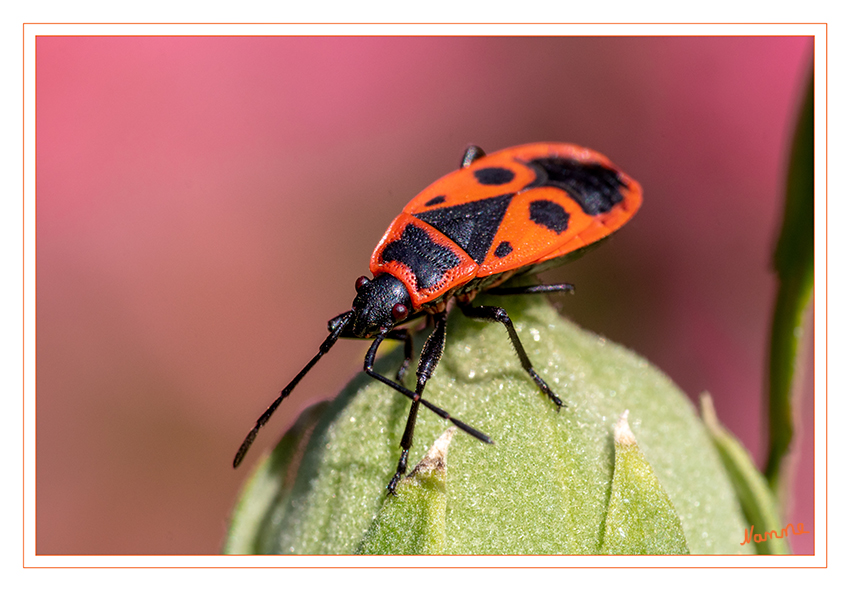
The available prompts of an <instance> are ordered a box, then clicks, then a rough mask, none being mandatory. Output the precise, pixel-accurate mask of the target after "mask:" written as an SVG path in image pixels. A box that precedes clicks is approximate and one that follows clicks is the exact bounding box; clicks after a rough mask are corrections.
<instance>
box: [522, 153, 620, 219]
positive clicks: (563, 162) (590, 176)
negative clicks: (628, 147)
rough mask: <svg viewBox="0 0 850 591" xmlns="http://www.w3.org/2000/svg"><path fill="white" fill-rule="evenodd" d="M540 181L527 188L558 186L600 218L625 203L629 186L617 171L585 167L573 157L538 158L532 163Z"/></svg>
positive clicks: (589, 213) (583, 209) (582, 206)
mask: <svg viewBox="0 0 850 591" xmlns="http://www.w3.org/2000/svg"><path fill="white" fill-rule="evenodd" d="M528 164H529V166H531V167H532V168H533V169H534V171H535V173H536V175H537V178H536V179H535V180H534V181H533V182H532V183H531V184H530V185H529V186H528V187H526V188H529V189H530V188H534V187H557V188H558V189H561V190H563V191H565V192H566V193H567V195H569V196H570V197H571V198H572V199H573V200H574V201H575V202H576V203H578V204H579V206H580V207H581V209H582V211H583V212H584V213H586V214H588V215H598V214H600V213H605V212H608V211H611V208H612V207H614V206H615V205H616V204H618V203H620V202H621V201H622V200H623V194H622V192H621V189H622V188H623V187H625V186H626V184H625V183H624V182H623V181H622V180H620V175H619V174H618V173H617V171H615V170H612V169H610V168H608V167H607V166H603V165H601V164H596V163H594V164H585V163H582V162H578V161H577V160H572V159H570V158H557V157H553V158H537V159H535V160H531V161H529V163H528Z"/></svg>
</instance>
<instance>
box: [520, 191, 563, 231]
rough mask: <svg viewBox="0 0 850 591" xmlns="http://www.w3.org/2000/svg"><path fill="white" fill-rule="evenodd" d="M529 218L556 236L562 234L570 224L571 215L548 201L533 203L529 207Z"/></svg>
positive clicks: (540, 200) (539, 200) (542, 200)
mask: <svg viewBox="0 0 850 591" xmlns="http://www.w3.org/2000/svg"><path fill="white" fill-rule="evenodd" d="M528 217H529V218H530V219H531V221H532V222H534V223H535V224H537V225H538V226H543V227H544V228H548V229H549V230H552V231H553V232H555V234H560V233H562V232H563V231H564V230H566V229H567V227H568V226H569V224H570V214H568V213H567V212H566V211H565V210H564V208H563V207H561V206H560V205H558V204H557V203H555V202H554V201H549V200H548V199H538V200H537V201H532V202H531V203H530V204H529V206H528Z"/></svg>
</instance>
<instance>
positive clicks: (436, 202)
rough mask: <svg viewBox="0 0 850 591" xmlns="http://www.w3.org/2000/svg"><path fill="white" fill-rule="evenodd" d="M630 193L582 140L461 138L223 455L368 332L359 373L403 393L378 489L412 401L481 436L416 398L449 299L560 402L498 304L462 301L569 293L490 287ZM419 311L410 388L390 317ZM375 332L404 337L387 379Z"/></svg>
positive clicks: (616, 217) (610, 214)
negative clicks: (502, 144) (506, 340)
mask: <svg viewBox="0 0 850 591" xmlns="http://www.w3.org/2000/svg"><path fill="white" fill-rule="evenodd" d="M641 201H642V193H641V188H640V185H639V184H638V183H637V182H635V181H634V180H632V179H631V178H630V177H629V176H628V175H626V174H625V173H624V172H622V171H621V170H620V169H618V168H617V167H616V166H614V164H612V163H611V161H610V160H608V159H607V158H606V157H605V156H603V155H602V154H599V153H597V152H594V151H592V150H589V149H587V148H582V147H579V146H575V145H571V144H554V143H538V144H528V145H524V146H517V147H514V148H508V149H505V150H501V151H499V152H496V153H494V154H491V155H489V156H488V155H485V153H484V151H483V150H482V149H481V148H479V147H477V146H470V147H469V148H468V149H467V150H466V152H465V153H464V155H463V158H462V160H461V166H460V170H457V171H455V172H453V173H450V174H448V175H446V176H444V177H443V178H441V179H440V180H438V181H437V182H435V183H433V184H432V185H431V186H429V187H428V188H427V189H425V190H424V191H422V192H421V193H420V194H419V195H417V196H416V197H415V198H414V199H413V200H412V201H411V202H410V203H408V204H407V206H406V207H405V208H404V210H402V212H401V214H399V216H398V217H397V218H396V219H395V220H394V221H393V222H392V224H390V227H389V229H387V231H386V233H385V234H384V237H383V238H382V239H381V241H380V242H379V243H378V246H377V247H376V248H375V251H374V252H373V253H372V259H371V261H370V264H369V270H370V271H371V272H372V275H373V277H372V278H371V279H369V278H367V277H360V278H359V279H357V281H356V283H355V288H356V290H357V296H356V297H355V298H354V303H353V304H352V306H351V309H350V310H348V311H347V312H343V313H342V314H340V315H339V316H337V317H335V318H333V319H331V320H330V321H329V322H328V330H329V332H330V334H329V335H328V337H327V338H326V339H325V341H324V342H323V343H322V344H321V346H320V347H319V352H318V353H317V354H316V356H315V357H313V359H311V360H310V362H309V363H308V364H307V365H306V366H305V367H304V369H302V370H301V371H300V372H299V373H298V375H296V376H295V378H294V379H293V380H292V381H291V382H290V383H289V384H288V385H287V386H286V388H284V389H283V391H282V392H281V393H280V396H278V397H277V399H276V400H275V401H274V402H273V403H272V404H271V406H269V408H268V409H267V410H266V412H264V413H263V414H262V415H261V416H260V418H259V419H258V420H257V423H256V425H255V426H254V428H253V429H251V431H250V432H249V433H248V436H247V437H245V441H243V442H242V446H241V447H240V448H239V451H238V452H237V453H236V457H235V458H234V459H233V466H234V468H235V467H236V466H238V465H239V463H240V462H241V461H242V459H243V458H244V457H245V454H246V453H247V451H248V448H249V447H250V446H251V444H252V443H253V441H254V438H255V437H256V436H257V432H258V431H259V429H260V428H261V427H262V426H263V425H265V424H266V422H267V421H268V420H269V417H271V415H272V413H273V412H274V411H275V410H276V409H277V407H278V406H279V405H280V403H281V402H282V401H283V399H284V398H286V397H287V396H288V395H289V394H290V393H291V392H292V390H293V389H294V388H295V386H296V385H297V384H298V382H299V381H301V378H303V377H304V376H305V375H306V374H307V372H308V371H310V369H312V367H313V366H314V365H315V364H316V363H317V362H318V361H319V359H320V358H321V357H322V356H323V355H324V354H325V353H327V352H328V351H329V350H330V348H331V347H332V346H333V345H334V343H336V341H337V340H338V339H339V338H340V337H343V338H356V339H374V340H373V342H372V345H371V347H369V351H368V353H367V354H366V359H365V362H364V368H363V369H364V371H365V372H366V373H367V374H369V375H370V376H371V377H373V378H375V379H376V380H378V381H380V382H383V383H384V384H386V385H387V386H389V387H391V388H393V389H394V390H396V391H398V392H400V393H401V394H403V395H405V396H407V397H408V398H410V399H411V400H412V401H413V402H412V404H411V407H410V414H409V415H408V419H407V425H406V427H405V430H404V434H403V436H402V439H401V448H402V452H401V458H400V459H399V463H398V467H397V469H396V472H395V474H394V475H393V477H392V479H391V480H390V483H389V485H388V486H387V488H388V490H389V492H390V493H393V492H394V491H395V487H396V485H397V484H398V481H399V480H400V479H401V477H402V476H403V475H404V474H405V472H406V471H407V457H408V453H409V451H410V447H411V445H412V444H413V429H414V426H415V424H416V415H417V412H418V410H419V406H420V405H422V406H425V407H426V408H428V409H429V410H431V411H432V412H434V413H436V414H437V415H439V416H441V417H442V418H444V419H446V420H448V421H451V422H452V423H454V424H455V425H457V427H458V428H460V429H461V430H463V431H465V432H466V433H468V434H470V435H472V436H473V437H475V438H477V439H479V440H481V441H483V442H485V443H492V442H493V441H492V440H491V439H490V438H489V437H488V436H487V435H485V434H484V433H482V432H481V431H478V430H477V429H475V428H473V427H471V426H469V425H467V424H466V423H464V422H462V421H460V420H458V419H456V418H454V417H452V416H450V415H449V413H447V412H446V411H445V410H443V409H442V408H439V407H438V406H435V405H434V404H431V403H430V402H428V401H427V400H426V399H425V398H423V397H422V394H423V392H424V390H425V385H426V384H427V383H428V380H429V379H430V377H431V375H432V374H433V373H434V369H435V368H436V367H437V364H438V363H439V361H440V357H441V356H442V353H443V348H444V346H445V342H446V306H447V304H448V302H449V301H450V300H451V299H452V298H453V299H454V301H455V302H456V303H457V305H458V307H459V308H460V310H461V311H462V312H463V313H464V314H465V315H466V316H468V317H470V318H476V319H479V320H486V321H490V322H500V323H501V324H503V325H504V326H505V328H506V329H507V331H508V335H509V336H510V339H511V343H512V344H513V347H514V349H515V350H516V353H517V356H518V357H519V360H520V363H521V364H522V367H523V369H524V370H525V371H526V372H527V373H528V375H529V376H530V377H531V379H532V380H533V381H534V383H535V384H536V385H537V387H538V388H539V389H540V391H541V392H543V393H544V394H546V396H548V397H549V399H550V400H551V401H552V402H553V403H554V404H555V406H556V408H560V407H561V406H563V402H562V401H561V399H560V398H558V396H556V395H555V393H554V392H552V390H551V388H549V386H548V385H547V384H546V382H545V381H543V379H542V378H541V377H540V376H539V375H538V374H537V372H536V371H535V370H534V367H533V366H532V364H531V360H529V358H528V355H527V354H526V352H525V349H524V348H523V346H522V343H521V342H520V340H519V336H518V335H517V332H516V330H515V329H514V326H513V323H512V322H511V319H510V317H509V316H508V314H507V312H505V310H504V309H502V308H499V307H496V306H475V305H473V300H474V299H475V296H476V295H477V294H479V293H481V292H485V291H486V292H487V293H489V294H497V295H499V294H501V295H505V294H529V293H542V292H559V291H572V286H571V285H569V284H557V285H528V286H523V287H510V288H506V287H499V286H500V285H501V284H502V283H504V282H505V281H506V280H508V279H509V278H511V277H514V276H517V275H524V274H527V273H532V272H536V271H541V270H543V269H545V268H549V267H553V266H557V265H560V264H563V263H565V262H567V261H568V260H571V259H573V258H576V257H577V256H579V255H580V254H581V253H583V252H584V251H585V250H586V249H587V248H589V247H591V246H594V245H596V244H598V243H599V241H600V240H602V239H603V238H606V237H607V236H609V235H610V234H611V233H612V232H614V231H616V230H617V229H619V228H620V227H622V226H623V225H624V224H625V223H626V222H628V221H629V220H630V219H631V218H632V217H633V216H634V215H635V213H636V212H637V210H638V208H639V207H640V205H641ZM423 316H429V317H430V318H431V319H432V321H433V326H434V328H433V331H432V332H431V334H430V336H429V337H428V339H427V340H426V342H425V346H424V347H423V349H422V353H421V355H420V358H419V366H418V368H417V370H416V377H417V380H416V388H415V390H413V391H412V390H409V389H408V388H406V387H404V386H403V385H402V384H401V383H400V382H401V379H402V377H403V375H404V373H405V372H406V370H407V367H408V365H409V364H410V361H411V359H412V357H413V345H412V343H413V341H412V337H411V333H410V330H409V329H408V328H399V326H400V325H402V324H405V323H407V322H410V321H412V320H415V319H417V318H421V317H423ZM386 339H391V340H398V341H403V343H404V355H405V358H404V362H403V363H402V366H401V368H400V369H399V371H398V374H397V376H396V380H391V379H389V378H387V377H385V376H383V375H381V374H379V373H377V372H375V371H374V370H373V366H374V362H375V356H376V354H377V352H378V347H379V346H380V344H381V343H382V342H383V341H384V340H386Z"/></svg>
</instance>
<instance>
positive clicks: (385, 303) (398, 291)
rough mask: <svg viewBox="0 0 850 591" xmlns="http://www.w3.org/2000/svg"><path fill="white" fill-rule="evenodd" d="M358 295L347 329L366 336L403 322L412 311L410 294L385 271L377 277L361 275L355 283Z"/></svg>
mask: <svg viewBox="0 0 850 591" xmlns="http://www.w3.org/2000/svg"><path fill="white" fill-rule="evenodd" d="M355 287H356V288H357V297H355V298H354V304H353V305H352V309H351V312H352V313H353V317H352V318H351V320H350V324H349V327H348V329H347V330H346V332H350V333H351V334H352V335H353V336H355V337H359V338H364V337H371V336H374V335H376V334H377V333H378V332H380V331H381V329H389V328H392V327H393V326H395V325H396V324H398V323H400V322H403V321H404V320H405V319H406V318H407V317H408V316H409V315H410V312H411V310H412V306H411V303H410V294H409V293H408V292H407V288H406V287H405V286H404V283H402V282H401V281H399V280H398V279H396V278H395V277H393V276H392V275H390V274H389V273H382V274H380V275H378V276H377V277H375V278H374V279H367V278H366V277H361V278H359V279H358V280H357V283H356V284H355Z"/></svg>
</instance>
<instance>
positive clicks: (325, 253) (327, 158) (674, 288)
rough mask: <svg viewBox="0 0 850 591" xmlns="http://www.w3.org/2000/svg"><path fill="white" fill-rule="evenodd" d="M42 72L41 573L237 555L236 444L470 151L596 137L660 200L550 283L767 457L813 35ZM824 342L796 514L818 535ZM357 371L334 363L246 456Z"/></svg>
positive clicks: (410, 49)
mask: <svg viewBox="0 0 850 591" xmlns="http://www.w3.org/2000/svg"><path fill="white" fill-rule="evenodd" d="M36 59H37V62H36V64H37V81H36V83H37V286H38V287H37V445H38V449H37V462H38V464H37V465H38V468H37V552H38V553H39V554H91V553H96V554H139V553H145V554H147V553H153V554H172V553H176V554H210V553H217V552H218V551H219V550H220V545H221V541H222V538H223V535H224V533H225V528H226V524H227V520H228V513H229V511H230V509H231V506H232V503H233V502H234V499H235V497H236V494H237V491H238V488H239V486H240V484H241V481H242V479H243V478H245V477H246V475H247V474H248V473H249V469H250V466H249V467H246V468H242V469H240V470H239V471H234V470H233V469H232V468H231V467H230V462H231V459H232V457H233V453H234V452H235V451H236V448H237V447H238V446H239V443H240V442H241V439H242V437H243V436H244V435H245V433H246V432H247V430H248V429H249V428H250V427H251V426H252V425H253V422H254V420H255V419H256V417H257V415H258V414H259V413H260V412H262V411H263V410H264V409H265V407H266V406H267V405H268V403H269V402H271V400H272V399H273V398H274V396H275V395H276V394H277V392H278V391H279V390H280V388H281V387H282V386H283V385H284V384H285V383H286V382H287V381H288V380H289V379H290V378H291V377H292V376H293V375H294V374H295V373H296V372H297V371H298V370H299V369H300V368H301V367H302V366H303V364H304V363H305V362H306V361H307V360H308V359H309V358H310V356H312V355H313V354H314V352H315V350H316V348H317V347H318V344H319V343H320V342H321V340H322V339H323V338H324V335H325V334H326V328H325V324H326V321H327V320H328V319H329V318H331V317H332V316H334V315H336V314H337V313H339V312H342V311H344V310H345V309H347V308H348V307H349V306H350V304H351V300H352V298H353V294H354V287H353V286H354V280H355V279H356V278H357V277H358V276H359V275H361V274H364V273H366V272H367V266H368V259H369V255H370V254H371V251H372V248H373V247H374V245H375V244H376V242H377V240H378V238H379V237H380V236H381V234H382V232H383V230H384V229H385V228H386V226H387V225H388V224H389V222H390V220H391V219H392V218H393V217H394V216H395V214H396V213H397V212H398V211H399V210H400V209H401V208H402V206H403V205H404V204H405V203H406V202H407V201H408V200H409V199H410V198H412V197H413V196H414V195H415V194H416V193H417V192H418V191H419V190H421V189H423V188H424V187H425V186H426V185H427V184H429V183H430V182H431V181H433V180H435V179H436V178H438V177H439V176H442V175H443V174H445V173H447V172H449V171H451V170H453V169H454V168H455V167H456V166H457V163H458V161H459V158H460V155H461V153H462V151H463V149H464V148H465V147H466V145H467V144H469V143H476V144H479V145H481V146H482V147H483V148H484V149H485V150H488V151H495V150H497V149H500V148H504V147H507V146H511V145H515V144H520V143H526V142H534V141H544V140H547V141H568V142H573V143H578V144H583V145H586V146H588V147H591V148H593V149H596V150H598V151H601V152H603V153H604V154H606V155H608V156H609V157H610V158H611V159H612V160H614V162H616V163H617V164H618V165H620V166H621V167H622V168H623V169H625V170H626V171H627V172H628V173H629V174H630V175H632V176H633V177H635V178H636V179H638V180H639V181H640V182H641V183H642V184H643V187H644V191H645V204H644V207H643V210H642V211H641V212H640V214H639V215H638V216H637V218H636V219H635V220H634V221H633V222H631V223H630V224H629V225H628V226H627V227H626V228H625V229H623V230H622V231H621V232H620V233H619V234H618V235H617V236H616V237H615V238H614V239H613V240H611V241H609V243H608V244H607V245H606V246H605V247H604V248H602V249H599V250H597V251H594V252H593V253H591V254H589V255H587V256H586V257H585V258H583V259H582V260H580V261H578V262H576V263H574V264H572V265H570V266H568V267H564V268H561V269H558V270H556V271H552V272H550V273H549V274H548V275H547V279H551V280H565V281H572V282H575V283H576V284H577V286H578V290H577V293H576V295H575V296H573V297H570V298H564V299H562V300H560V302H561V304H562V305H563V313H564V314H565V315H567V316H569V317H570V318H572V319H574V320H575V321H577V322H578V323H579V324H581V325H582V326H584V327H586V328H588V329H590V330H593V331H596V332H598V333H601V334H603V335H605V336H607V337H609V338H611V339H612V340H615V341H618V342H620V343H622V344H624V345H626V346H628V347H630V348H632V349H634V350H635V351H637V352H638V353H640V354H642V355H644V356H645V357H647V358H648V359H649V360H650V361H651V362H653V363H654V364H656V365H658V366H659V367H660V368H661V369H662V370H663V371H665V372H666V373H668V374H669V375H670V376H671V377H672V378H673V379H674V380H675V381H676V382H677V383H678V384H679V385H680V386H681V387H682V389H683V390H684V391H685V392H687V394H688V395H689V396H690V397H691V398H692V399H694V400H695V399H696V397H697V396H698V395H699V393H700V392H702V391H705V390H707V391H709V392H710V393H711V394H712V396H713V397H714V400H715V404H716V406H717V410H718V413H719V415H720V418H721V420H722V421H723V422H724V423H725V424H726V425H727V426H728V427H729V428H730V429H731V430H732V431H733V432H734V433H735V434H736V435H737V436H738V437H739V438H740V439H741V440H742V441H743V442H744V443H745V444H746V445H747V447H748V448H749V449H750V450H751V451H752V453H753V455H754V457H755V459H756V461H757V462H758V463H759V464H761V463H762V462H763V460H764V457H765V453H764V442H763V436H762V421H761V419H760V411H761V404H762V388H763V378H764V375H765V359H766V343H767V334H768V328H769V323H770V316H771V312H772V305H773V297H774V290H775V281H774V277H773V275H772V273H771V253H772V245H773V241H774V240H775V235H776V230H777V228H778V224H779V221H780V214H781V203H782V201H781V200H782V197H783V190H784V180H785V167H786V161H787V153H788V142H789V137H790V135H791V132H792V129H793V122H794V119H795V117H796V112H797V109H798V106H799V104H800V102H801V99H802V94H803V89H802V87H803V83H804V82H805V79H806V75H807V73H808V71H809V70H810V68H811V62H812V41H811V39H810V38H802V37H791V38H788V37H786V38H783V37H764V38H748V37H722V38H721V37H699V38H651V37H650V38H647V37H641V38H616V37H614V38H554V37H545V38H528V37H526V38H522V37H517V38H466V37H447V38H446V37H418V38H404V37H388V38H376V37H360V38H344V37H333V38H285V37H258V38H244V37H220V38H215V37H199V38H169V37H127V38H121V37H39V38H38V40H37V54H36ZM805 350H806V355H807V356H808V359H809V361H808V362H807V364H806V377H805V381H804V391H803V397H802V402H803V404H802V408H803V411H804V412H803V416H802V419H803V420H802V424H801V428H802V438H801V439H800V440H799V450H798V453H799V463H798V471H797V476H796V478H795V486H794V499H793V505H792V509H791V514H790V520H791V521H793V522H794V523H797V522H803V523H804V524H805V525H806V526H807V527H806V529H807V530H808V531H813V527H814V521H813V516H814V513H813V507H812V502H813V490H812V486H813V484H812V463H811V455H812V443H811V441H812V439H811V436H812V433H811V424H812V416H811V400H812V373H811V355H812V353H811V351H812V349H811V342H810V341H807V342H806V345H805ZM363 353H364V345H363V344H362V343H352V342H348V343H347V344H342V345H340V346H338V347H336V348H335V349H334V351H333V353H332V354H331V355H330V356H329V357H330V358H329V359H327V360H324V361H323V363H322V365H320V366H319V368H318V369H317V370H315V371H314V372H313V373H312V374H311V375H310V376H309V378H308V379H306V380H305V381H304V383H303V384H302V385H301V386H300V387H299V389H298V390H296V392H295V394H293V396H292V397H291V399H290V400H289V401H288V402H287V403H286V404H284V405H283V406H282V407H281V409H280V410H279V411H278V414H277V415H276V416H275V418H274V420H273V421H272V423H271V424H270V426H269V427H267V428H266V430H265V432H264V433H263V434H262V435H261V436H260V438H259V439H258V442H257V444H256V446H255V449H254V450H252V455H251V456H250V457H249V458H248V461H249V463H250V462H252V461H256V459H257V458H258V457H259V456H260V452H262V450H263V449H264V448H268V447H270V446H272V445H273V444H274V443H275V442H276V440H277V438H278V437H279V435H280V434H281V433H283V431H284V430H285V429H286V428H287V427H288V426H289V424H291V422H292V421H293V420H294V418H295V417H296V416H297V414H298V413H299V412H300V410H301V409H302V408H303V407H304V406H305V405H307V404H308V403H309V402H310V401H311V400H315V399H317V398H327V397H330V396H332V395H334V393H335V392H336V391H337V390H338V389H339V388H340V387H341V386H342V385H343V384H344V383H345V382H346V381H347V380H348V379H349V378H350V377H351V376H352V375H353V374H354V373H355V372H356V371H358V369H359V368H360V367H361V364H362V355H363ZM742 539H743V532H742ZM791 541H792V544H793V547H794V549H795V551H796V552H799V553H811V552H812V551H813V537H812V536H811V535H803V536H797V537H794V538H793V539H792V540H791Z"/></svg>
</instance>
